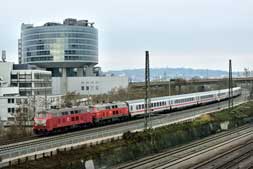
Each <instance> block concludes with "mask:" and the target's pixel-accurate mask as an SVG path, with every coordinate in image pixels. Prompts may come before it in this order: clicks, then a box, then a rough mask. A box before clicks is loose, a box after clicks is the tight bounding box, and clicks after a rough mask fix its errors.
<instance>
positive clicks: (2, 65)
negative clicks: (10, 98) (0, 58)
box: [0, 62, 14, 86]
mask: <svg viewBox="0 0 253 169" xmlns="http://www.w3.org/2000/svg"><path fill="white" fill-rule="evenodd" d="M13 64H14V63H12V62H0V79H1V80H2V81H4V82H5V83H6V85H7V86H9V85H10V83H11V71H12V70H13Z"/></svg>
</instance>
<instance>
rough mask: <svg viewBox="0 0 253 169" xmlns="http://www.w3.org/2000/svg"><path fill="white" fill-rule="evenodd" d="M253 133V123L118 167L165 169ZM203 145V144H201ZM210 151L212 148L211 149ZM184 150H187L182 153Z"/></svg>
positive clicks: (124, 168)
mask: <svg viewBox="0 0 253 169" xmlns="http://www.w3.org/2000/svg"><path fill="white" fill-rule="evenodd" d="M252 134H253V125H252V124H250V125H245V126H242V127H239V128H237V129H234V130H231V131H227V132H222V133H219V134H216V135H214V136H210V137H207V138H204V139H202V140H199V141H195V142H193V143H191V144H188V145H184V146H181V147H178V148H174V149H172V150H169V151H166V152H163V153H160V154H157V155H153V156H150V157H146V158H143V159H140V160H137V161H135V162H130V163H128V164H125V165H122V166H117V167H115V168H117V169H141V168H149V169H154V168H158V169H165V168H171V167H173V166H176V165H177V164H179V163H181V162H182V161H184V160H187V159H190V158H192V157H193V154H197V155H199V154H200V153H205V152H207V149H208V147H212V146H213V148H214V149H215V148H217V145H219V146H222V145H224V144H228V143H229V142H232V141H235V140H238V139H240V138H242V137H245V136H249V135H252ZM200 145H201V146H200ZM209 151H210V150H209ZM182 152H185V153H183V154H182Z"/></svg>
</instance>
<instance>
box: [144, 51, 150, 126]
mask: <svg viewBox="0 0 253 169" xmlns="http://www.w3.org/2000/svg"><path fill="white" fill-rule="evenodd" d="M145 54H146V56H145V106H144V108H145V115H144V118H145V122H144V127H145V129H147V128H148V120H149V122H151V116H150V110H149V107H150V99H149V86H150V72H149V51H146V52H145ZM148 117H149V118H148Z"/></svg>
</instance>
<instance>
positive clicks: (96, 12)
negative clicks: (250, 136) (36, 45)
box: [0, 0, 253, 71]
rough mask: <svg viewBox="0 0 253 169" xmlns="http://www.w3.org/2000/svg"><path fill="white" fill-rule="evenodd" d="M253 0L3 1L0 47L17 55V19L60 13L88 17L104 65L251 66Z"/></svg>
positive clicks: (56, 17)
mask: <svg viewBox="0 0 253 169" xmlns="http://www.w3.org/2000/svg"><path fill="white" fill-rule="evenodd" d="M252 7H253V1H250V0H245V1H235V0H223V1H219V0H205V1H203V0H190V1H189V0H169V1H165V0H156V1H155V0H150V1H144V0H138V1H136V0H135V1H134V0H121V1H117V0H108V1H104V2H102V1H98V0H93V1H85V0H72V1H67V0H61V1H60V0H55V1H49V0H44V1H43V2H41V3H38V2H37V1H32V0H23V1H15V0H8V1H3V2H2V4H1V6H0V16H1V23H0V25H1V29H0V37H1V38H0V49H1V50H3V49H4V50H6V51H7V60H8V61H16V62H17V61H18V45H17V44H18V41H17V40H18V38H19V36H20V27H21V24H22V23H27V24H29V23H32V24H35V25H42V24H44V23H45V22H48V21H55V22H62V20H63V19H64V18H77V19H88V20H90V21H92V22H95V27H96V28H98V31H99V37H98V38H99V66H101V67H102V69H103V70H105V71H107V70H120V69H134V68H143V67H144V54H145V50H149V51H150V62H151V63H150V64H151V67H155V68H157V67H171V68H179V67H186V68H194V69H218V70H228V60H229V59H232V61H233V69H234V70H235V71H243V68H244V67H247V68H249V69H253V66H252V63H253V57H252V56H253V55H252V54H253V48H252V47H251V44H252V43H253V24H252V22H251V20H252V16H253V11H252V10H251V9H252Z"/></svg>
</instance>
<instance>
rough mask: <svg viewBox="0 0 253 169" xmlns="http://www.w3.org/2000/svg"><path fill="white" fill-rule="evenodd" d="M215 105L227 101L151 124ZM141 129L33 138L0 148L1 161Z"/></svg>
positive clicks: (132, 124) (133, 124)
mask: <svg viewBox="0 0 253 169" xmlns="http://www.w3.org/2000/svg"><path fill="white" fill-rule="evenodd" d="M238 101H240V102H241V101H242V99H239V98H238ZM217 105H219V106H221V107H224V106H227V101H224V102H221V103H216V104H211V105H204V106H201V107H195V108H192V109H186V110H182V111H177V112H174V113H170V114H161V115H159V116H155V117H152V120H153V124H162V123H165V122H168V121H171V122H172V121H175V120H179V119H182V118H186V117H191V116H194V115H196V112H197V113H198V114H201V113H204V112H206V111H214V110H218V109H217V107H218V106H217ZM143 127H144V124H143V119H138V120H133V121H127V122H123V123H117V124H113V125H107V126H102V127H97V128H91V129H87V130H80V131H76V132H71V133H64V134H60V135H56V136H50V137H43V138H35V139H33V140H28V141H22V142H18V143H13V144H8V145H2V146H0V156H1V158H2V159H8V158H13V157H17V156H20V155H24V154H29V153H32V152H36V151H41V150H46V149H50V148H55V147H60V146H63V145H69V144H74V143H79V142H82V141H86V140H91V139H96V138H101V137H106V136H110V135H117V134H122V133H124V132H127V131H132V130H135V129H141V128H143Z"/></svg>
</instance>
